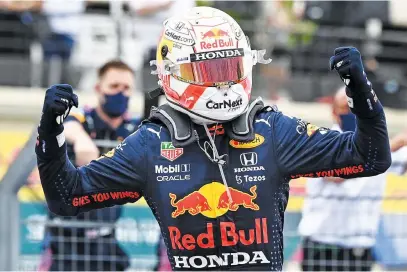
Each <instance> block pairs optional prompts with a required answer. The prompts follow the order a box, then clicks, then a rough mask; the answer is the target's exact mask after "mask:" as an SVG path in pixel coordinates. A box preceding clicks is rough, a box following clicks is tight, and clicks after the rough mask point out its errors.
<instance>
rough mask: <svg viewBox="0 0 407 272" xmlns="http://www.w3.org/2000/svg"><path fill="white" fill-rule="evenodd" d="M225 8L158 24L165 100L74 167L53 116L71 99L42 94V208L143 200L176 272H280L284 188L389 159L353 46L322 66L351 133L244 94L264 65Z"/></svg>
mask: <svg viewBox="0 0 407 272" xmlns="http://www.w3.org/2000/svg"><path fill="white" fill-rule="evenodd" d="M264 53H265V52H264V50H261V51H256V50H252V49H251V48H250V43H249V41H248V39H247V37H246V36H245V35H244V33H243V32H242V30H241V28H240V27H239V25H238V24H237V23H236V22H235V21H234V20H233V19H232V18H231V17H230V16H228V15H227V14H225V13H224V12H222V11H220V10H217V9H213V8H208V7H198V8H194V9H192V10H191V11H190V12H189V13H188V14H186V15H185V16H183V17H176V18H170V19H168V20H166V21H165V22H164V30H163V32H162V35H161V37H160V41H159V44H158V47H157V59H156V62H155V63H156V65H157V74H158V78H159V81H158V83H159V88H158V89H156V92H155V93H159V91H162V92H163V93H164V94H165V97H166V99H167V102H168V103H166V104H164V105H162V106H160V107H158V108H153V109H152V110H151V114H150V117H149V119H148V120H146V121H144V122H143V123H142V125H141V126H140V127H139V129H138V130H137V131H136V132H135V133H133V134H131V135H130V136H129V137H127V138H126V139H125V140H124V141H123V142H121V143H120V144H119V145H118V146H117V147H116V148H114V149H113V150H111V151H109V152H108V153H106V154H104V155H103V156H101V157H100V158H99V159H97V160H94V161H92V162H91V163H89V164H87V165H85V166H82V167H79V168H75V167H74V166H73V165H72V163H71V162H70V161H69V159H68V158H67V155H66V142H65V138H64V132H63V125H62V123H63V120H64V118H65V117H66V116H67V115H68V114H69V111H70V109H71V107H72V106H78V99H77V96H76V95H75V94H74V93H73V90H72V88H71V87H70V86H69V85H65V84H59V85H54V86H52V87H50V88H49V89H48V90H47V92H46V94H45V100H44V106H43V114H42V117H41V121H40V125H39V128H38V134H39V136H38V141H37V145H36V149H35V150H36V153H37V158H38V167H39V170H40V174H41V182H42V185H43V188H44V193H45V196H46V199H47V203H48V206H49V209H50V210H51V211H52V212H54V213H56V214H58V215H62V216H75V215H77V214H78V213H81V212H85V211H89V210H92V209H98V208H102V207H109V206H113V205H122V204H125V203H128V202H135V201H137V200H138V199H139V198H141V197H144V198H145V199H146V201H147V203H148V205H149V207H150V208H151V210H152V211H153V213H154V216H155V218H156V219H157V221H158V223H159V225H160V228H161V232H162V235H163V238H164V242H165V244H166V246H167V253H168V257H169V260H170V263H171V266H172V268H173V269H174V270H197V269H202V270H274V271H278V270H282V266H283V225H284V211H285V208H286V205H287V201H288V193H289V181H290V179H293V178H297V177H300V176H306V177H327V176H332V177H342V178H355V177H364V176H374V175H377V174H380V173H383V172H385V171H386V169H387V168H388V167H389V165H390V163H391V158H390V148H389V139H388V135H387V128H386V121H385V115H384V111H383V108H382V105H381V103H380V102H379V100H378V98H377V96H376V95H375V92H374V91H373V89H372V86H371V84H370V82H369V81H368V79H367V78H366V75H365V73H364V70H363V65H362V61H361V56H360V53H359V51H358V50H357V49H356V48H354V47H340V48H337V49H335V51H334V56H333V57H331V59H330V68H331V69H335V70H336V71H337V72H338V74H339V76H340V77H341V79H342V80H343V81H344V83H345V85H346V92H347V96H348V104H349V107H350V109H351V111H352V112H353V113H354V114H355V115H356V116H357V129H356V132H354V133H353V132H346V133H339V132H337V131H330V130H328V129H326V128H319V127H317V126H315V125H312V124H310V123H308V122H306V121H304V120H301V119H297V118H295V117H291V116H288V115H284V114H283V113H281V112H279V111H278V110H277V109H276V108H275V107H270V106H265V105H264V104H263V102H262V100H261V98H255V97H251V95H250V94H251V91H252V74H251V72H252V67H253V65H255V64H256V63H264V64H266V63H268V62H269V60H265V59H264V58H263V55H264Z"/></svg>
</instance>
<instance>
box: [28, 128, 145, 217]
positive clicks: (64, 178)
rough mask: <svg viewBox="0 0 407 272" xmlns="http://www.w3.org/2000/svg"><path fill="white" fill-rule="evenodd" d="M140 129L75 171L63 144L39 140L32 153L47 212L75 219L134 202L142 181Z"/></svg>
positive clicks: (142, 147) (142, 137) (141, 136)
mask: <svg viewBox="0 0 407 272" xmlns="http://www.w3.org/2000/svg"><path fill="white" fill-rule="evenodd" d="M144 130H145V129H144V128H143V127H142V128H140V129H139V130H138V131H136V132H135V133H133V134H132V135H130V136H129V137H127V138H126V139H125V140H124V141H123V142H122V143H121V144H120V145H119V146H117V147H116V148H114V149H112V151H110V152H108V153H106V154H105V155H102V156H101V157H100V158H99V159H97V160H94V161H92V162H91V163H90V164H88V165H85V166H82V167H79V168H75V167H74V166H73V165H72V163H71V162H70V161H69V159H68V157H67V155H66V143H64V144H62V145H61V143H59V144H58V139H57V138H56V137H49V138H48V139H46V138H41V137H40V138H39V139H38V141H37V145H36V148H35V150H36V153H37V160H38V169H39V171H40V176H41V183H42V186H43V190H44V193H45V197H46V200H47V203H48V207H49V209H50V210H51V212H53V213H55V214H58V215H62V216H75V215H77V214H78V213H80V212H85V211H89V210H92V209H98V208H103V207H110V206H113V205H121V204H125V203H128V202H135V201H137V200H138V199H139V198H140V197H141V196H142V191H143V188H144V181H145V180H146V172H145V171H146V169H147V160H146V159H145V158H146V143H145V140H144V136H143V131H144ZM59 145H61V147H59Z"/></svg>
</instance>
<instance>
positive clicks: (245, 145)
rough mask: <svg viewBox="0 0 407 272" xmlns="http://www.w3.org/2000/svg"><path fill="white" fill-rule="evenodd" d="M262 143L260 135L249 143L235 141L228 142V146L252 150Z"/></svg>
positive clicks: (262, 138) (262, 139)
mask: <svg viewBox="0 0 407 272" xmlns="http://www.w3.org/2000/svg"><path fill="white" fill-rule="evenodd" d="M263 143H264V137H263V136H262V135H260V134H257V133H256V135H255V137H254V140H253V141H251V142H247V143H246V142H239V141H236V140H230V142H229V144H230V145H231V146H233V147H234V148H254V147H256V146H259V145H261V144H263Z"/></svg>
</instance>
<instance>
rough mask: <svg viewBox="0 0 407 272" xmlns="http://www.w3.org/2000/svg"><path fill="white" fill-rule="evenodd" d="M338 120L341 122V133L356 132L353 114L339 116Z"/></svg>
mask: <svg viewBox="0 0 407 272" xmlns="http://www.w3.org/2000/svg"><path fill="white" fill-rule="evenodd" d="M339 119H340V120H341V129H342V131H343V132H345V131H355V130H356V116H355V115H354V114H353V113H351V112H350V113H348V114H340V115H339Z"/></svg>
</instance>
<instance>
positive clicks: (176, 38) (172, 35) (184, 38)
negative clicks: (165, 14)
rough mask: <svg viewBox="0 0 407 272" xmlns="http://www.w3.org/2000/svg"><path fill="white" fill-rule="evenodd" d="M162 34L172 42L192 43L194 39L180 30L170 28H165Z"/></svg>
mask: <svg viewBox="0 0 407 272" xmlns="http://www.w3.org/2000/svg"><path fill="white" fill-rule="evenodd" d="M164 36H165V37H166V38H167V39H168V40H171V41H173V42H177V43H180V44H184V45H194V44H195V41H194V39H193V38H192V37H191V36H190V35H186V34H183V33H181V32H176V31H172V30H170V29H166V30H165V32H164Z"/></svg>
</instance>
